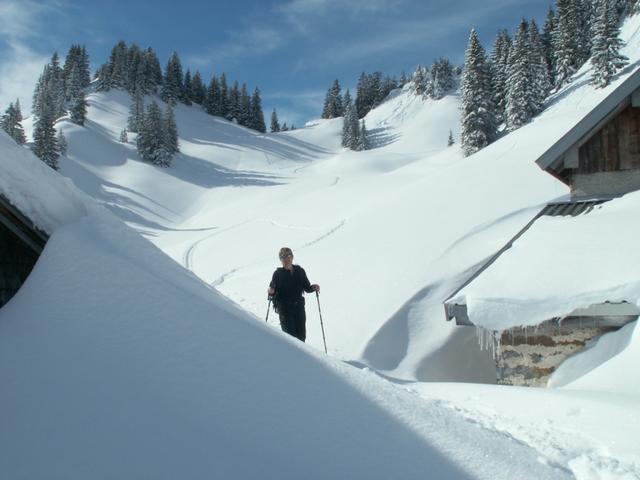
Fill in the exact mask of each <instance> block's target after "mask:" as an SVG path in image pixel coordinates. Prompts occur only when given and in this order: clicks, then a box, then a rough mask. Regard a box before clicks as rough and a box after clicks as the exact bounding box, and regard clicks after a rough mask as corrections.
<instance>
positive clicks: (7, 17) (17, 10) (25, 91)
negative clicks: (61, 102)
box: [0, 0, 62, 115]
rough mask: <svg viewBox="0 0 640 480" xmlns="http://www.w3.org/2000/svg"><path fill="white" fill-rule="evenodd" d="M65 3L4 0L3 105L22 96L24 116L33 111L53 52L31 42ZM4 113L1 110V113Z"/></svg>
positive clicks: (0, 0) (0, 19) (0, 16)
mask: <svg viewBox="0 0 640 480" xmlns="http://www.w3.org/2000/svg"><path fill="white" fill-rule="evenodd" d="M61 6H62V3H60V2H58V1H52V2H47V3H43V2H33V1H30V0H21V1H15V0H0V25H2V29H1V30H0V45H2V48H1V49H0V108H1V109H2V110H3V111H4V109H5V108H6V106H8V104H9V103H10V102H13V101H15V99H16V98H20V104H21V107H22V113H23V115H27V114H29V112H30V110H31V96H32V93H33V88H34V86H35V83H36V81H37V80H38V76H39V75H40V73H41V72H42V67H43V65H44V64H45V63H46V62H47V60H48V57H49V55H48V54H47V55H45V54H42V53H38V52H36V51H35V50H33V49H32V48H31V47H30V46H29V44H28V42H29V40H30V39H33V38H38V37H40V36H41V34H40V32H41V28H39V27H40V23H41V21H42V19H43V18H44V17H45V16H46V15H50V14H51V13H52V12H53V11H56V12H57V11H58V10H57V9H58V8H59V7H61ZM0 113H1V112H0Z"/></svg>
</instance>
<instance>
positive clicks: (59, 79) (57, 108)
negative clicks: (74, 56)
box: [46, 52, 66, 119]
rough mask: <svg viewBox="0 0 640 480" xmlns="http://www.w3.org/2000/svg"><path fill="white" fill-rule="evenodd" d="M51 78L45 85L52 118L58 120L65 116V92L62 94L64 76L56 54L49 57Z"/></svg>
mask: <svg viewBox="0 0 640 480" xmlns="http://www.w3.org/2000/svg"><path fill="white" fill-rule="evenodd" d="M50 65H51V69H50V73H51V76H50V78H49V83H48V85H47V87H46V88H47V89H48V90H49V92H50V96H51V97H50V98H51V104H52V107H53V115H54V117H55V118H56V119H57V118H60V117H62V116H64V115H65V113H66V108H65V101H66V98H65V92H64V75H63V71H62V67H61V66H60V59H59V57H58V52H55V53H54V54H53V56H52V57H51V63H50Z"/></svg>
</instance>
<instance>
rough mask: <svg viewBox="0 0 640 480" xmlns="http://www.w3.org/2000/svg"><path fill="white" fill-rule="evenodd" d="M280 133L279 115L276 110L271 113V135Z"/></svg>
mask: <svg viewBox="0 0 640 480" xmlns="http://www.w3.org/2000/svg"><path fill="white" fill-rule="evenodd" d="M279 131H280V123H279V122H278V114H277V113H276V109H275V108H274V109H273V112H271V133H277V132H279Z"/></svg>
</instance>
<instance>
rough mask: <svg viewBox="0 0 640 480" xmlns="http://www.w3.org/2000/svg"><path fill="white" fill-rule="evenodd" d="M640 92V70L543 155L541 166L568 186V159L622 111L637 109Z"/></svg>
mask: <svg viewBox="0 0 640 480" xmlns="http://www.w3.org/2000/svg"><path fill="white" fill-rule="evenodd" d="M639 90H640V69H637V70H636V71H635V72H634V73H633V74H631V75H630V76H629V78H627V79H626V80H625V81H624V82H622V83H621V84H620V85H619V86H618V87H617V88H616V89H615V90H613V92H611V93H610V94H609V95H608V96H607V97H606V98H604V99H603V100H602V101H601V102H600V103H599V104H598V105H597V106H596V107H595V108H594V109H593V110H591V111H590V112H589V113H588V114H587V115H586V116H585V117H584V118H582V120H580V121H579V122H578V123H577V124H576V125H575V126H574V127H573V128H572V129H571V130H569V131H568V132H567V133H565V134H564V135H563V136H562V137H561V138H560V139H559V140H558V141H557V142H556V143H554V144H553V145H551V147H549V148H548V149H547V150H546V151H545V152H544V153H543V154H542V155H540V157H539V158H538V159H537V160H536V163H537V164H538V166H539V167H540V168H542V169H543V170H545V171H547V172H549V173H552V172H554V173H552V174H553V175H554V176H556V177H557V178H559V179H560V180H562V181H563V182H565V183H566V180H565V179H563V178H562V177H561V176H560V172H561V171H562V170H563V169H564V167H565V158H566V157H567V156H568V155H569V154H570V153H571V152H572V150H573V149H575V150H576V151H577V149H578V148H580V146H582V145H583V144H584V143H586V142H587V141H588V140H589V139H590V138H591V137H592V136H593V135H595V134H596V133H597V132H598V131H599V130H600V129H601V128H602V127H604V125H606V124H607V123H608V122H609V121H610V120H612V119H613V118H614V117H615V116H616V115H617V114H618V113H620V111H622V110H623V109H625V108H626V107H627V106H629V105H630V104H633V105H634V106H635V105H636V102H635V101H633V102H632V97H633V99H634V100H635V99H636V98H638V96H639V95H640V92H639Z"/></svg>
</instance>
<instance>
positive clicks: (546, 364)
mask: <svg viewBox="0 0 640 480" xmlns="http://www.w3.org/2000/svg"><path fill="white" fill-rule="evenodd" d="M633 320H635V318H633V317H629V318H619V319H616V320H613V321H612V320H611V319H610V318H609V319H605V318H595V317H579V318H578V317H569V318H565V319H563V320H558V319H553V320H548V321H546V322H543V323H541V324H540V325H537V326H535V327H522V328H513V329H510V330H505V331H504V332H502V333H501V334H500V338H499V342H498V343H499V345H498V347H497V350H496V363H497V368H498V383H500V384H503V385H520V386H531V387H545V386H546V385H547V381H548V380H549V377H550V376H551V374H552V373H553V372H554V371H555V370H556V368H558V366H559V365H560V364H561V363H562V362H563V361H564V360H565V359H566V358H567V357H569V356H570V355H573V354H575V353H577V352H579V351H580V350H582V349H583V348H585V346H586V344H587V342H589V341H590V340H592V339H595V338H596V337H599V336H600V335H603V334H605V333H608V332H611V331H614V330H617V329H619V328H620V327H621V326H622V325H624V324H626V323H628V322H630V321H633Z"/></svg>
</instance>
